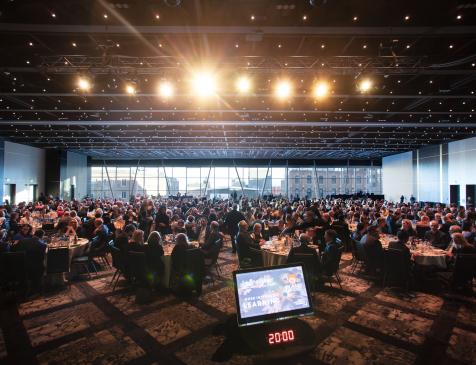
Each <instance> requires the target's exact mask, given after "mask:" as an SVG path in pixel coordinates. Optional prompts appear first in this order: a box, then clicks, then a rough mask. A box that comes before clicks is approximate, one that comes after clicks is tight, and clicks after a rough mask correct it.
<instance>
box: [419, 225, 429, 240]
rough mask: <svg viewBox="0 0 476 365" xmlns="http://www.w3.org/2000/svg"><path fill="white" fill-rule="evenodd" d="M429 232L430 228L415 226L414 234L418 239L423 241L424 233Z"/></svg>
mask: <svg viewBox="0 0 476 365" xmlns="http://www.w3.org/2000/svg"><path fill="white" fill-rule="evenodd" d="M429 230H430V227H424V226H418V225H417V226H416V234H417V237H418V238H419V239H424V238H425V234H426V232H428V231H429Z"/></svg>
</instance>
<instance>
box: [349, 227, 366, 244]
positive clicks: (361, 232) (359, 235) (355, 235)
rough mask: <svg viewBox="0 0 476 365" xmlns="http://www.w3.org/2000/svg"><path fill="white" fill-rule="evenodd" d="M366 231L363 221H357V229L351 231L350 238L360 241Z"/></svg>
mask: <svg viewBox="0 0 476 365" xmlns="http://www.w3.org/2000/svg"><path fill="white" fill-rule="evenodd" d="M366 232H367V225H366V224H365V223H362V222H360V223H357V229H356V230H355V232H354V233H352V239H353V240H355V241H360V240H361V239H362V237H364V235H365V233H366Z"/></svg>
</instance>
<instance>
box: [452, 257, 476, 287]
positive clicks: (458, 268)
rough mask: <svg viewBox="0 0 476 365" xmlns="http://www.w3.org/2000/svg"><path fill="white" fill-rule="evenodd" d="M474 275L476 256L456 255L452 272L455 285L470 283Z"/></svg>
mask: <svg viewBox="0 0 476 365" xmlns="http://www.w3.org/2000/svg"><path fill="white" fill-rule="evenodd" d="M475 274H476V254H462V253H460V254H457V255H456V258H455V267H454V272H453V281H454V283H455V284H465V283H467V282H470V281H471V280H472V279H473V278H474V277H475Z"/></svg>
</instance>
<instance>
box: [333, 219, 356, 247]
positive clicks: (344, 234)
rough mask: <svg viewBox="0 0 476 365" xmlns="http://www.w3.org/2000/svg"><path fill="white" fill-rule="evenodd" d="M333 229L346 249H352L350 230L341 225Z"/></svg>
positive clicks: (334, 226)
mask: <svg viewBox="0 0 476 365" xmlns="http://www.w3.org/2000/svg"><path fill="white" fill-rule="evenodd" d="M332 229H333V230H334V231H336V233H337V238H338V239H339V240H340V241H341V242H342V244H343V245H344V247H345V249H347V250H348V249H350V248H351V247H352V238H351V237H350V232H349V228H347V227H344V226H339V225H332Z"/></svg>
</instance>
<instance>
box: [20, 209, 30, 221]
mask: <svg viewBox="0 0 476 365" xmlns="http://www.w3.org/2000/svg"><path fill="white" fill-rule="evenodd" d="M32 223H33V218H32V217H31V215H30V211H29V210H25V211H24V212H23V217H21V219H20V224H21V225H23V224H30V225H31V224H32Z"/></svg>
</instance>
